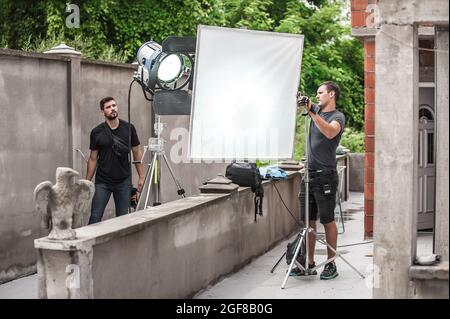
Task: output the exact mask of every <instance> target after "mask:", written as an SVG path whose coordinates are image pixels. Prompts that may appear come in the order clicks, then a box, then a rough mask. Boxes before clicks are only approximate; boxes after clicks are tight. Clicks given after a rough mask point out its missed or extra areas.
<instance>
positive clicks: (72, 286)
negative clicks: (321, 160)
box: [35, 173, 300, 298]
mask: <svg viewBox="0 0 450 319" xmlns="http://www.w3.org/2000/svg"><path fill="white" fill-rule="evenodd" d="M273 183H274V182H264V191H265V197H264V205H263V212H264V215H263V216H258V219H257V222H254V210H253V205H254V204H253V196H254V195H253V193H252V192H251V191H250V189H249V188H240V189H239V191H236V192H234V193H232V194H208V195H199V196H193V197H188V198H185V199H180V200H177V201H173V202H170V203H166V204H163V205H161V206H157V207H151V208H148V209H146V210H143V211H138V212H136V213H133V214H129V215H125V216H121V217H119V218H115V219H110V220H107V221H104V222H101V223H98V224H95V225H89V226H86V227H82V228H78V229H77V230H76V232H77V236H78V239H77V240H71V241H50V240H48V239H47V238H41V239H38V240H36V241H35V247H36V248H37V250H38V256H39V259H38V278H39V297H40V298H187V297H191V296H193V295H194V294H195V293H196V292H198V291H199V290H201V289H204V288H206V287H207V286H208V285H210V284H212V283H214V282H216V281H217V280H219V279H220V278H221V277H223V276H224V275H226V274H228V273H231V272H233V271H236V270H238V269H239V268H241V267H242V266H244V265H245V264H247V263H248V262H250V261H251V260H252V259H253V258H255V257H257V256H258V255H260V254H263V253H264V252H266V251H267V250H268V249H270V248H271V247H273V246H274V245H275V244H276V243H277V242H278V241H280V240H282V239H284V238H286V236H288V235H289V234H291V233H292V232H293V231H295V230H296V229H297V227H296V224H295V222H294V221H293V219H292V217H291V216H290V215H289V213H288V212H287V211H286V209H285V208H284V206H283V205H282V203H281V201H280V198H279V196H278V194H277V192H276V190H275V189H274V187H273ZM275 183H276V186H277V188H278V189H279V191H280V193H281V194H283V200H284V201H285V202H286V205H287V206H288V207H289V209H290V210H291V211H292V212H293V214H294V216H298V214H299V212H298V202H297V195H298V192H299V185H300V177H299V174H298V173H290V177H289V179H288V180H283V181H278V182H275ZM274 262H276V260H274ZM66 269H69V271H68V272H66ZM71 271H72V273H70V272H71ZM268 271H269V269H268ZM77 283H78V284H79V285H78V286H77ZM76 287H79V288H76Z"/></svg>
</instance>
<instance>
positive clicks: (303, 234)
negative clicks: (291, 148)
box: [271, 110, 365, 289]
mask: <svg viewBox="0 0 450 319" xmlns="http://www.w3.org/2000/svg"><path fill="white" fill-rule="evenodd" d="M302 115H303V116H304V117H305V141H306V143H305V144H306V151H305V152H306V156H305V158H306V159H305V167H304V176H303V179H304V183H305V211H304V212H305V227H303V229H302V230H301V231H300V233H299V235H298V237H300V239H299V240H297V241H296V247H295V252H294V256H293V257H292V261H291V263H290V264H289V269H288V271H287V273H286V276H285V278H284V281H283V284H282V285H281V289H284V288H285V286H286V283H287V280H288V279H289V276H290V274H291V271H292V269H293V267H294V264H295V265H297V267H299V268H300V270H302V271H303V272H304V273H305V275H311V274H312V273H314V271H315V270H316V269H318V268H320V267H322V266H323V265H325V264H327V263H329V262H331V261H333V260H335V259H336V258H338V257H339V258H342V260H343V261H344V262H345V263H346V264H347V265H349V266H350V268H352V269H353V270H354V271H355V272H357V273H358V274H359V276H360V277H361V278H363V279H364V278H365V277H364V275H363V274H361V273H360V272H359V271H358V270H357V269H356V268H355V267H354V266H353V265H352V264H350V263H349V262H348V261H347V260H346V259H345V258H344V257H343V256H342V255H341V254H340V253H339V252H337V251H336V250H335V249H334V248H333V247H332V246H331V245H330V244H328V243H327V242H326V241H325V240H323V239H321V238H319V237H318V236H317V233H316V231H315V230H314V229H312V228H311V227H310V225H309V182H310V180H309V158H308V146H309V145H308V143H309V141H308V140H309V136H308V117H307V115H308V110H305V112H304V113H302ZM309 233H313V234H315V235H316V239H315V240H316V241H317V242H319V243H322V244H325V245H326V246H327V247H328V248H329V249H330V250H331V251H332V252H334V256H333V257H331V258H328V259H327V260H326V261H324V262H322V263H320V264H318V265H317V266H315V267H313V268H308V266H309ZM298 237H297V238H298ZM302 247H304V250H305V251H304V253H305V258H304V259H305V264H304V265H302V264H301V263H300V262H298V261H297V256H298V254H299V253H300V249H301V248H302ZM285 254H286V253H284V254H283V256H281V258H280V259H279V260H278V261H277V263H276V264H275V266H274V267H273V268H272V270H271V272H273V271H274V270H275V268H276V267H277V266H278V264H279V263H280V261H281V260H282V259H283V257H284V256H285Z"/></svg>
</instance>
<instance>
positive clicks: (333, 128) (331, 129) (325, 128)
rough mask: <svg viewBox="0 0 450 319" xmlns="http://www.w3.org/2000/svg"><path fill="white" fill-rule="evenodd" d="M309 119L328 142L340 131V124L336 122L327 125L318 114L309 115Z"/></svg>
mask: <svg viewBox="0 0 450 319" xmlns="http://www.w3.org/2000/svg"><path fill="white" fill-rule="evenodd" d="M309 114H310V115H311V118H312V119H313V121H314V123H316V126H317V127H318V129H319V130H320V132H322V134H323V135H325V137H326V138H327V139H329V140H331V139H333V138H334V137H335V136H336V135H338V134H339V132H340V131H341V124H339V122H338V121H331V123H328V122H327V121H325V120H324V119H323V118H321V117H320V116H319V115H318V114H314V113H311V112H310V113H309Z"/></svg>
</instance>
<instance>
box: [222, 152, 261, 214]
mask: <svg viewBox="0 0 450 319" xmlns="http://www.w3.org/2000/svg"><path fill="white" fill-rule="evenodd" d="M225 176H226V178H228V179H230V180H231V181H232V182H233V183H235V184H238V185H239V186H246V187H251V189H252V192H253V193H255V198H254V203H255V221H256V215H257V214H258V213H259V215H260V216H262V214H263V212H262V205H263V197H264V189H263V187H262V178H261V175H260V174H259V169H258V168H257V167H256V164H255V163H248V162H236V161H233V162H232V163H231V164H229V165H228V166H227V169H226V172H225Z"/></svg>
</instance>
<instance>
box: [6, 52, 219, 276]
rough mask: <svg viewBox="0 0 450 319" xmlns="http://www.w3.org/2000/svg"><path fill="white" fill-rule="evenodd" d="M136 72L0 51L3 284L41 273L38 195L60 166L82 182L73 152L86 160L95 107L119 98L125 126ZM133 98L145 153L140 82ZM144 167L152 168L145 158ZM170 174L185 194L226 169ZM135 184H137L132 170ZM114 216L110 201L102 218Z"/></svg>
mask: <svg viewBox="0 0 450 319" xmlns="http://www.w3.org/2000/svg"><path fill="white" fill-rule="evenodd" d="M134 69H135V68H134V67H133V66H132V65H127V64H115V63H106V62H99V61H91V60H84V59H80V58H79V57H72V58H71V57H62V56H57V55H56V56H55V55H46V54H34V53H25V52H21V51H15V50H5V49H0V110H1V112H0V136H1V137H2V138H1V139H0V175H1V181H2V182H1V183H0V210H1V211H0V283H1V282H6V281H9V280H12V279H15V278H17V277H20V276H23V275H26V274H29V273H32V272H35V271H36V266H35V264H36V255H35V252H34V249H33V240H34V239H36V238H38V237H42V236H44V235H46V232H45V231H44V230H41V229H40V223H39V217H38V216H36V214H35V213H34V203H33V199H32V197H33V196H32V194H33V190H34V188H35V187H36V185H37V184H39V183H40V182H42V181H45V180H50V181H53V182H54V180H55V176H54V175H55V169H56V167H58V166H69V167H73V168H74V169H76V170H77V171H79V172H80V174H81V175H82V176H83V177H84V175H85V173H86V163H85V162H84V160H83V158H82V156H81V155H80V154H79V153H78V152H76V151H75V149H77V148H78V149H80V150H81V151H82V152H83V153H84V154H85V156H86V157H88V156H89V134H90V131H91V129H92V128H93V127H95V126H96V125H98V124H99V123H100V122H102V121H104V119H103V116H102V115H101V113H100V109H99V104H98V103H99V100H100V99H101V98H102V97H105V96H113V97H115V98H116V101H117V103H118V105H119V117H120V118H122V119H124V120H127V118H128V110H127V107H128V105H127V102H128V101H127V99H128V89H129V84H130V83H131V81H132V74H133V72H134ZM131 92H132V94H131V122H132V123H133V124H134V125H135V126H136V129H137V131H138V134H139V138H140V141H141V146H144V145H147V144H148V138H149V137H150V136H151V135H153V122H152V121H153V117H152V111H151V104H150V102H149V101H147V100H146V99H145V98H144V96H143V93H142V89H141V88H140V86H139V85H138V84H137V83H135V84H134V86H133V88H132V91H131ZM166 120H167V121H166V122H167V123H168V126H167V128H166V132H167V133H169V132H172V131H173V129H174V128H175V126H178V125H180V126H181V127H183V128H184V130H185V131H187V130H188V129H189V120H188V117H186V118H183V117H180V118H179V119H177V118H175V117H174V118H172V117H170V118H167V119H166ZM165 138H167V140H168V146H167V147H166V149H167V157H168V159H169V161H171V157H170V148H171V147H172V145H174V144H175V143H177V141H176V140H173V141H172V142H170V134H169V135H168V136H167V137H165ZM174 139H175V138H174ZM186 141H187V139H186ZM170 143H172V145H171V144H170ZM145 160H146V163H148V162H149V157H148V155H147V156H146V159H145ZM172 168H173V169H174V171H175V174H176V175H177V178H178V179H179V180H180V182H182V186H183V187H184V188H185V189H186V193H187V195H195V194H198V186H199V185H200V184H201V182H203V181H205V180H207V179H209V178H212V177H214V176H216V175H217V173H219V172H225V164H205V163H198V164H183V163H182V164H178V163H173V162H172ZM161 172H162V173H161V175H162V182H161V185H162V186H161V192H162V196H161V199H162V201H163V202H167V201H170V200H174V199H178V198H179V197H178V195H177V194H176V188H175V186H174V183H173V181H172V180H171V177H170V174H169V171H168V169H167V167H166V166H165V165H162V167H161ZM133 182H134V184H135V185H136V183H137V174H136V171H135V169H134V168H133ZM111 217H114V203H113V199H112V198H111V200H110V202H109V204H108V206H107V208H106V210H105V215H104V217H103V219H104V220H105V219H109V218H111ZM87 220H88V216H84V221H85V223H87Z"/></svg>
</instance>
